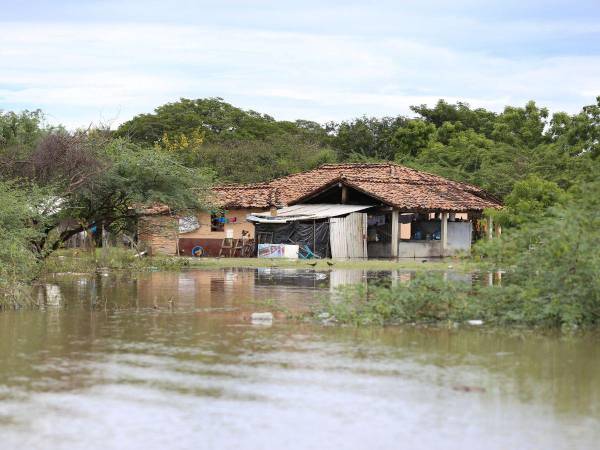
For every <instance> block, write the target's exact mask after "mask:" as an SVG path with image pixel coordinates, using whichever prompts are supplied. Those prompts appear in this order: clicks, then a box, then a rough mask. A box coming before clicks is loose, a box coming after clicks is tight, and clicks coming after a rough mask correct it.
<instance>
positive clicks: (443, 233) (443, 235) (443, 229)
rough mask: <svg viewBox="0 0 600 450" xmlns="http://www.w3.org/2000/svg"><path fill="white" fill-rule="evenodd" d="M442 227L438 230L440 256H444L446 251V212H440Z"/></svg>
mask: <svg viewBox="0 0 600 450" xmlns="http://www.w3.org/2000/svg"><path fill="white" fill-rule="evenodd" d="M441 220H442V227H441V230H440V241H441V244H442V256H446V253H447V252H448V213H447V212H443V213H442V217H441Z"/></svg>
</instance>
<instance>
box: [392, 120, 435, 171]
mask: <svg viewBox="0 0 600 450" xmlns="http://www.w3.org/2000/svg"><path fill="white" fill-rule="evenodd" d="M434 134H435V125H433V124H431V123H427V122H425V121H424V120H418V119H415V120H410V121H408V122H407V123H406V125H405V126H403V127H400V128H398V129H397V130H396V131H395V132H394V135H393V136H392V144H393V145H394V148H395V150H396V151H395V159H396V160H398V161H403V160H406V159H407V158H414V157H416V156H418V155H419V153H420V152H421V151H422V150H423V149H425V148H427V147H428V146H429V145H430V144H431V142H432V139H433V137H434Z"/></svg>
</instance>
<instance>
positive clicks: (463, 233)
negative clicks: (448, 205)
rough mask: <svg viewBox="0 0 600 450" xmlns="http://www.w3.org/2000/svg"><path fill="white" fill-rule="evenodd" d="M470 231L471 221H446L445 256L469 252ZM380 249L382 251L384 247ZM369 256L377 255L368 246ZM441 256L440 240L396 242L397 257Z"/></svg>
mask: <svg viewBox="0 0 600 450" xmlns="http://www.w3.org/2000/svg"><path fill="white" fill-rule="evenodd" d="M471 231H472V224H471V222H448V242H447V244H446V245H447V247H446V256H451V255H455V254H457V253H461V252H469V251H470V250H471ZM374 250H377V249H374ZM381 250H382V251H384V249H381ZM374 253H376V252H374ZM369 256H379V255H375V254H373V255H371V248H370V247H369ZM381 256H382V257H383V256H384V255H381ZM441 256H442V243H441V241H400V242H399V243H398V257H400V258H439V257H441Z"/></svg>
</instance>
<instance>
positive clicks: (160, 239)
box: [138, 215, 178, 255]
mask: <svg viewBox="0 0 600 450" xmlns="http://www.w3.org/2000/svg"><path fill="white" fill-rule="evenodd" d="M177 227H178V223H177V219H175V218H174V217H171V216H167V215H164V216H146V217H141V218H140V219H139V221H138V241H139V242H140V243H142V244H143V246H144V247H145V248H146V250H147V251H148V253H149V254H150V255H157V254H163V255H175V254H176V253H177Z"/></svg>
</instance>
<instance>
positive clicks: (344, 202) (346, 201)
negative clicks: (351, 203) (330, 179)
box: [342, 185, 348, 205]
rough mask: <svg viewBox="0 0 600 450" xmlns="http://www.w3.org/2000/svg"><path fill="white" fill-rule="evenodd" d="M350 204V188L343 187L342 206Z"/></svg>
mask: <svg viewBox="0 0 600 450" xmlns="http://www.w3.org/2000/svg"><path fill="white" fill-rule="evenodd" d="M346 203H348V186H345V185H342V205H345V204H346Z"/></svg>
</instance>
